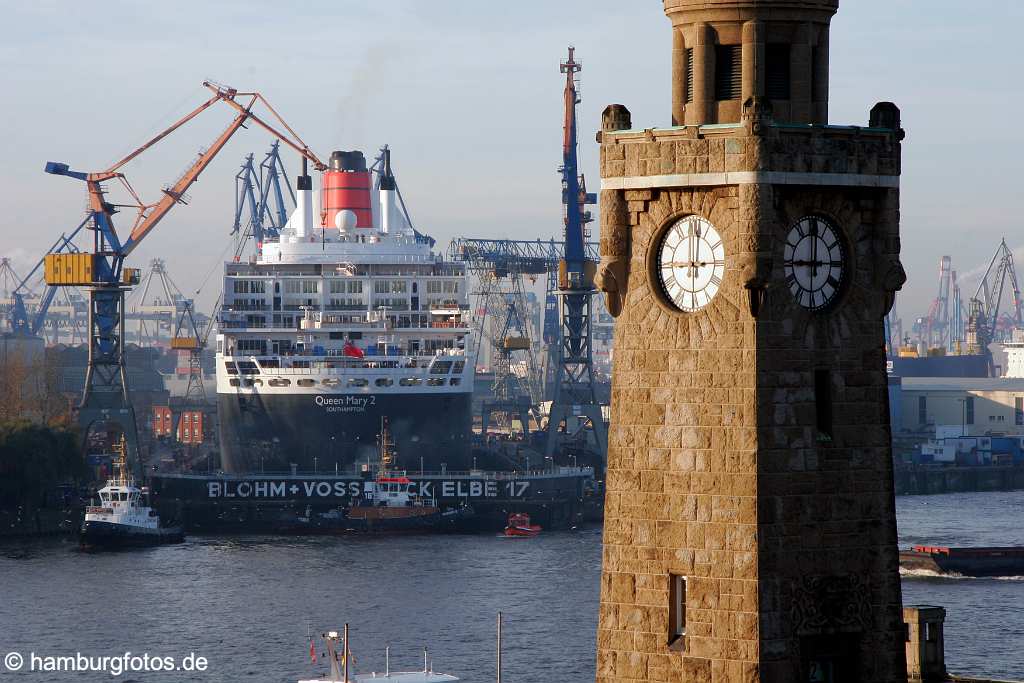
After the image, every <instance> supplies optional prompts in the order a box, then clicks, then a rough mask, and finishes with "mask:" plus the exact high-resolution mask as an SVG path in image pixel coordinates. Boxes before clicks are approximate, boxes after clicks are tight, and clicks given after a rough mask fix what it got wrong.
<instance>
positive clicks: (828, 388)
mask: <svg viewBox="0 0 1024 683" xmlns="http://www.w3.org/2000/svg"><path fill="white" fill-rule="evenodd" d="M814 409H815V416H816V419H817V426H818V441H831V440H832V376H831V373H829V371H828V370H815V371H814Z"/></svg>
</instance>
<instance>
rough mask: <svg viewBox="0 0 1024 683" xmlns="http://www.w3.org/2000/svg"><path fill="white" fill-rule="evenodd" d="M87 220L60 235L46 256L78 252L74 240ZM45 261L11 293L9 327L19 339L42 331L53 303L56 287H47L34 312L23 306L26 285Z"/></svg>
mask: <svg viewBox="0 0 1024 683" xmlns="http://www.w3.org/2000/svg"><path fill="white" fill-rule="evenodd" d="M87 222H88V219H86V220H83V221H82V222H81V223H79V224H78V227H77V228H75V229H74V230H72V231H71V234H70V235H66V234H62V235H61V236H60V237H58V238H57V241H56V242H54V243H53V244H52V245H51V246H50V248H49V249H47V250H46V253H47V254H51V253H54V254H73V253H77V252H78V247H77V246H75V243H74V239H75V237H77V236H78V233H80V232H81V231H82V229H83V228H84V227H85V226H86V223H87ZM45 261H46V256H45V255H44V256H43V257H42V258H40V259H39V260H38V261H37V262H36V264H35V266H33V267H32V270H30V271H29V272H28V275H26V276H25V277H24V278H21V281H20V282H19V283H18V286H17V287H15V288H14V289H13V290H12V291H11V300H12V304H11V314H10V325H11V333H12V334H14V335H15V336H19V337H35V336H38V335H39V334H40V333H41V332H42V331H43V326H44V325H45V324H46V314H47V313H48V312H49V310H50V304H52V303H53V299H54V297H55V296H56V294H57V287H54V286H47V287H46V288H45V289H44V290H43V293H42V295H41V296H40V297H39V301H38V303H37V305H36V308H35V311H33V312H32V314H31V315H30V314H29V312H28V307H27V306H26V305H25V295H26V294H29V290H28V283H29V281H30V280H32V278H33V277H35V276H36V274H37V273H38V272H39V268H40V267H41V266H43V264H44V263H45Z"/></svg>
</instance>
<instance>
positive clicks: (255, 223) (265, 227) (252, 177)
mask: <svg viewBox="0 0 1024 683" xmlns="http://www.w3.org/2000/svg"><path fill="white" fill-rule="evenodd" d="M282 181H283V182H282ZM282 187H283V188H284V189H282ZM285 190H287V191H288V195H289V197H290V198H291V205H288V204H287V203H286V202H285V198H284V197H285ZM294 208H295V192H294V190H292V186H291V183H290V182H289V181H288V173H287V171H285V168H284V162H282V161H281V154H280V142H278V141H277V140H275V141H274V142H273V143H272V144H271V145H270V151H269V152H267V154H266V156H265V157H264V159H263V161H262V162H261V163H260V166H259V171H258V172H257V170H256V165H255V162H254V160H253V155H252V154H250V155H248V156H247V157H246V158H245V163H243V164H242V168H241V170H240V171H239V172H238V174H237V175H236V176H235V222H234V225H233V227H232V229H231V234H233V235H234V234H238V235H239V236H240V239H241V241H242V242H243V243H244V242H245V241H246V240H247V239H248V237H250V236H251V237H252V238H253V240H255V241H256V244H262V243H263V242H264V241H265V240H267V239H276V238H277V237H279V236H280V234H281V230H282V229H283V228H284V226H285V223H287V222H288V215H289V214H290V213H291V211H292V209H294ZM246 213H248V219H247V220H246V219H245V214H246Z"/></svg>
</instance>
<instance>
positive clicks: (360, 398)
mask: <svg viewBox="0 0 1024 683" xmlns="http://www.w3.org/2000/svg"><path fill="white" fill-rule="evenodd" d="M470 402H471V394H469V393H451V392H446V393H443V394H439V393H433V394H428V393H405V394H399V393H393V394H372V395H367V394H329V395H328V394H324V395H321V394H281V393H275V394H255V393H253V394H241V393H239V394H224V393H221V394H218V395H217V409H218V418H219V421H220V437H221V438H220V443H221V461H222V466H223V468H224V471H226V472H229V473H233V474H247V473H255V472H261V471H279V472H286V471H290V470H291V469H292V467H293V465H294V468H295V469H296V471H298V472H325V473H333V472H335V471H339V472H344V471H352V469H353V468H357V467H358V466H359V465H360V463H367V462H370V463H373V464H375V463H376V462H377V460H378V458H379V454H378V450H377V437H378V435H379V434H380V430H381V419H382V418H387V419H388V424H389V428H390V430H391V434H392V436H393V437H394V439H395V442H396V445H397V451H398V461H397V462H396V463H394V466H395V467H397V468H399V469H407V470H413V471H419V469H420V468H421V464H422V468H423V469H424V470H427V471H438V470H442V469H447V470H465V469H469V461H470V434H471V427H472V422H471V421H472V413H471V405H470Z"/></svg>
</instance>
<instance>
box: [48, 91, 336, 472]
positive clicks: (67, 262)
mask: <svg viewBox="0 0 1024 683" xmlns="http://www.w3.org/2000/svg"><path fill="white" fill-rule="evenodd" d="M203 86H204V87H205V88H207V89H208V90H209V91H210V92H211V93H212V95H211V96H210V97H209V99H207V100H206V101H205V102H203V103H202V104H200V105H199V106H198V107H196V108H195V109H193V110H192V111H191V112H189V113H188V114H186V115H185V116H184V117H182V118H180V119H179V120H177V121H175V122H174V123H173V124H171V125H170V126H168V127H167V128H166V129H164V130H163V131H161V132H160V133H158V134H157V135H156V136H154V137H153V138H151V139H150V140H148V141H147V142H145V143H144V144H143V145H141V146H140V147H138V148H137V149H135V150H134V151H132V152H131V153H129V154H128V155H127V156H125V157H124V158H122V159H121V160H119V161H118V162H116V163H115V164H114V165H113V166H110V167H109V168H107V169H105V170H102V171H97V172H82V171H74V170H71V169H70V168H69V166H68V165H67V164H64V163H57V162H48V163H47V164H46V169H45V170H46V172H47V173H51V174H54V175H60V176H66V177H68V178H73V179H76V180H81V181H83V182H84V183H85V184H86V189H87V193H88V216H87V227H88V229H89V230H91V231H92V232H93V245H92V251H89V252H80V253H73V254H65V253H51V254H47V256H46V259H45V262H46V268H45V274H46V282H47V284H48V285H54V286H81V287H86V288H87V289H88V292H89V324H88V327H89V329H88V340H89V356H88V366H87V370H86V379H85V388H84V390H83V393H82V399H81V402H80V404H79V406H78V421H79V423H80V424H81V425H82V427H83V431H84V432H85V433H86V434H88V432H89V428H90V427H91V426H92V424H93V423H96V422H110V423H116V424H117V425H119V426H120V427H121V428H122V430H123V431H124V434H125V438H126V441H127V444H128V447H129V448H130V449H131V452H132V453H134V454H135V463H136V466H138V434H137V431H136V423H135V415H134V411H133V410H132V405H131V402H130V401H129V389H128V377H127V370H126V368H125V355H124V340H125V310H124V304H125V293H126V292H127V291H128V290H130V289H131V287H132V286H133V285H136V284H138V282H139V272H138V270H137V269H135V268H128V267H126V266H125V261H126V260H127V258H128V257H129V256H130V255H131V254H132V252H134V251H135V249H137V248H138V247H139V245H140V244H141V243H142V241H143V239H145V238H146V236H147V235H149V234H150V233H151V232H152V231H153V229H154V228H155V227H156V226H157V224H159V223H160V221H161V220H163V219H164V218H165V217H166V216H167V214H168V213H169V212H170V211H171V209H173V208H174V207H175V206H177V205H178V204H184V203H186V202H187V195H186V191H187V190H188V189H189V187H191V186H192V184H193V183H195V182H196V180H198V179H199V175H200V174H201V173H202V172H203V171H204V170H205V169H206V168H207V166H209V164H210V162H211V161H213V159H214V158H215V157H216V156H217V154H218V153H220V151H221V150H222V149H223V148H224V146H225V145H226V144H227V143H228V141H229V140H230V139H231V137H232V136H233V135H234V134H235V133H236V132H238V130H239V129H241V128H243V127H245V124H247V123H254V124H256V125H257V126H259V127H261V128H263V129H264V130H265V131H267V132H269V133H270V134H271V135H273V136H274V137H275V138H277V139H278V140H280V141H282V142H283V143H285V144H286V145H287V146H289V147H291V148H292V149H293V150H295V151H296V152H298V153H299V155H300V156H301V158H302V159H303V175H304V176H305V170H306V163H307V161H308V162H310V163H312V164H313V166H314V168H316V169H317V170H318V171H324V170H325V169H326V168H327V166H326V165H325V164H324V163H323V162H322V161H320V159H318V158H317V156H316V155H315V154H313V152H312V151H311V150H310V149H309V147H308V146H307V145H306V144H305V143H304V142H303V141H302V139H301V138H300V137H299V136H298V135H297V134H296V133H295V131H294V130H292V128H291V127H290V126H289V125H288V124H287V123H285V121H284V119H282V118H281V116H280V115H278V113H277V112H276V111H275V110H274V108H273V107H272V106H271V105H270V103H269V102H267V100H266V99H265V98H264V97H263V96H262V95H261V94H260V93H258V92H242V91H239V90H237V89H235V88H231V87H227V86H224V85H218V84H215V83H212V82H210V81H206V82H204V83H203ZM217 103H223V104H225V105H227V106H228V107H229V108H231V109H232V110H234V112H235V116H234V118H233V119H232V120H231V123H230V124H229V125H228V127H227V128H226V129H224V131H223V132H222V133H220V135H218V136H217V137H216V138H215V139H214V140H213V142H212V143H211V144H210V146H209V147H208V148H206V149H205V150H203V151H201V152H200V153H199V155H198V157H197V158H196V159H195V160H194V161H193V162H192V164H191V165H190V166H189V167H188V168H187V169H186V170H185V172H184V173H183V174H182V175H181V176H180V177H179V178H178V179H177V180H176V181H175V182H174V183H173V184H171V185H169V186H167V187H164V188H163V190H162V196H161V197H160V199H159V200H157V201H156V202H152V203H146V202H144V201H143V200H142V199H141V198H140V196H139V194H138V193H137V192H136V191H135V189H134V188H133V187H132V185H131V183H129V182H128V179H127V178H126V176H125V174H124V172H123V170H122V169H124V167H125V166H126V165H127V164H128V163H129V162H130V161H132V160H133V159H135V158H137V157H138V156H139V155H141V154H142V153H144V152H145V151H146V150H148V149H150V148H152V147H153V146H154V145H156V144H157V143H159V142H160V141H162V140H163V139H164V138H166V137H167V136H168V135H170V134H171V133H173V132H174V131H176V130H177V129H178V128H180V127H181V126H183V125H184V124H186V123H188V122H189V121H191V120H192V119H194V118H195V117H196V116H198V115H199V114H201V113H202V112H204V111H206V110H207V109H209V108H210V107H212V106H213V105H215V104H217ZM257 105H262V106H263V107H265V108H266V109H267V110H268V111H269V112H270V115H271V117H272V120H273V121H274V122H275V123H274V124H272V123H268V122H267V121H265V120H264V119H263V118H261V117H260V116H258V115H257V114H256V113H254V111H253V109H254V108H255V107H256V106H257ZM278 126H280V127H281V128H283V129H284V132H282V131H281V130H280V129H279V128H278ZM307 179H308V177H307ZM108 183H118V184H120V185H121V186H122V188H123V189H124V190H125V191H126V192H127V193H128V195H129V197H130V200H131V203H129V204H126V205H119V204H114V203H112V202H111V201H108V199H107V192H108V190H107V186H106V185H107V184H108ZM125 208H127V209H131V210H134V211H135V216H134V220H133V222H132V225H131V230H130V232H129V234H128V236H127V238H124V239H122V237H121V236H120V235H119V234H118V232H117V231H116V230H115V228H114V214H115V213H117V212H118V211H119V210H121V209H125Z"/></svg>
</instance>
